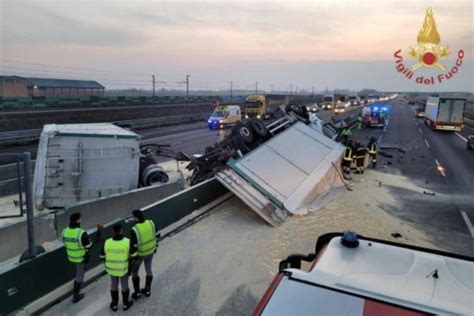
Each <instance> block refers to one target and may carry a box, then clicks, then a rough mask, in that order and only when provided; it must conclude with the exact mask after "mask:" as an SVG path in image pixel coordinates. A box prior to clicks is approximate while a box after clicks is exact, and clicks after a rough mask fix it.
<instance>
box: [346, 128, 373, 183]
mask: <svg viewBox="0 0 474 316" xmlns="http://www.w3.org/2000/svg"><path fill="white" fill-rule="evenodd" d="M350 136H352V132H351V130H350V129H349V128H348V127H345V128H343V129H342V131H341V133H340V141H341V143H342V144H344V145H345V146H346V149H345V151H344V156H343V157H342V170H343V172H344V173H345V174H349V173H350V172H351V170H353V169H354V168H355V173H357V174H363V173H364V170H365V166H364V165H365V156H366V155H367V154H369V159H370V160H371V161H372V167H373V168H376V166H377V141H376V139H375V138H374V137H370V139H369V143H368V145H367V147H366V146H364V145H363V144H362V143H361V142H360V141H358V140H354V141H353V140H350V139H349V137H350ZM353 161H355V167H354V168H353Z"/></svg>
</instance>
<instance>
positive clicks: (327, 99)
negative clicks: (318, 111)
mask: <svg viewBox="0 0 474 316" xmlns="http://www.w3.org/2000/svg"><path fill="white" fill-rule="evenodd" d="M334 106H335V100H334V95H333V94H326V95H325V96H324V97H323V103H322V105H321V108H322V109H323V110H332V109H333V108H334Z"/></svg>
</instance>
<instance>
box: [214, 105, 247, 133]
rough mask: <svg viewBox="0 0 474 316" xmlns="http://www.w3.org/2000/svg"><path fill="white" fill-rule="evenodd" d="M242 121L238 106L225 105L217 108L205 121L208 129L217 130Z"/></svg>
mask: <svg viewBox="0 0 474 316" xmlns="http://www.w3.org/2000/svg"><path fill="white" fill-rule="evenodd" d="M241 120H242V114H241V111H240V106H238V105H225V106H218V107H216V108H215V109H214V112H212V114H211V116H210V117H209V119H208V120H207V126H208V127H209V129H219V128H226V127H228V126H232V125H234V124H235V123H237V122H239V121H241Z"/></svg>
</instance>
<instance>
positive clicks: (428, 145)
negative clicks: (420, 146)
mask: <svg viewBox="0 0 474 316" xmlns="http://www.w3.org/2000/svg"><path fill="white" fill-rule="evenodd" d="M425 144H426V147H428V148H430V147H431V146H430V143H428V141H427V140H426V139H425Z"/></svg>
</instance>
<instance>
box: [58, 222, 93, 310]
mask: <svg viewBox="0 0 474 316" xmlns="http://www.w3.org/2000/svg"><path fill="white" fill-rule="evenodd" d="M80 218H81V215H80V214H79V213H74V214H72V215H71V217H70V223H69V226H68V227H66V228H65V229H64V230H63V231H62V233H61V239H62V241H63V243H64V247H65V248H66V253H67V258H68V261H69V262H71V263H72V264H74V265H75V268H76V277H75V279H74V288H73V298H72V301H73V303H77V302H79V301H80V300H81V299H82V298H83V297H84V294H81V293H80V292H81V287H82V283H83V282H84V271H85V268H86V263H87V261H88V253H87V250H88V249H89V248H90V247H91V246H92V242H91V241H90V238H89V236H88V235H87V232H86V231H85V230H84V229H82V228H81V227H80Z"/></svg>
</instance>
